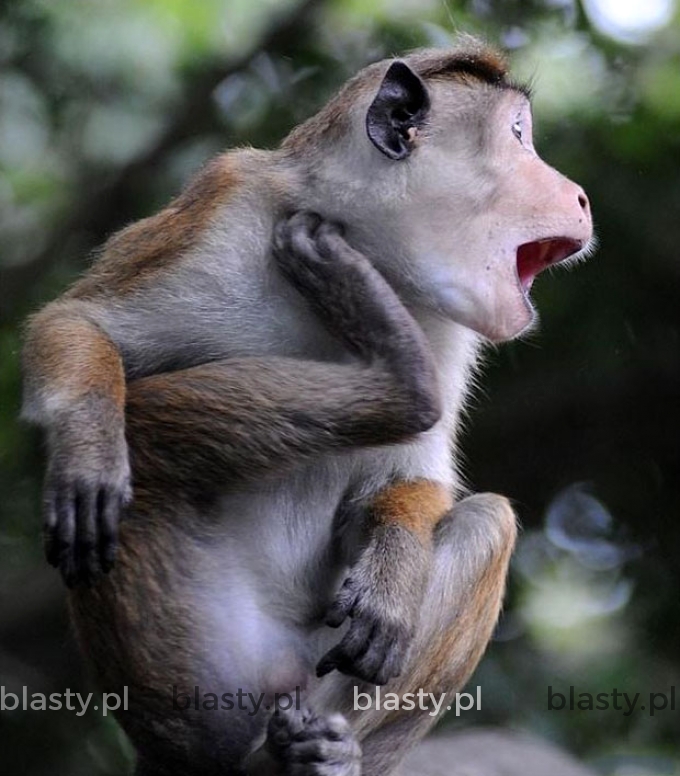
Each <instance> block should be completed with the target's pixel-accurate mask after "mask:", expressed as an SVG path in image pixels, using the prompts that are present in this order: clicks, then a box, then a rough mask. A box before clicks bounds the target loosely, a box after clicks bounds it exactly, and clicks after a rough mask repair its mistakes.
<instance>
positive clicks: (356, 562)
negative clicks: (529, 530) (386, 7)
mask: <svg viewBox="0 0 680 776" xmlns="http://www.w3.org/2000/svg"><path fill="white" fill-rule="evenodd" d="M591 240H592V218H591V214H590V206H589V202H588V199H587V197H586V195H585V193H584V192H583V190H582V189H581V187H579V186H578V185H577V184H575V183H573V182H572V181H570V180H569V179H567V178H565V177H564V176H562V175H561V174H560V173H558V172H557V171H556V170H554V169H553V168H552V167H550V166H549V165H548V164H546V163H545V162H544V161H543V160H542V159H541V158H540V157H539V156H538V155H537V153H536V151H535V149H534V146H533V141H532V124H531V103H530V94H529V91H528V89H526V88H525V87H524V86H522V85H520V84H517V83H515V82H514V81H513V80H512V79H511V77H510V74H509V70H508V65H507V62H506V60H505V59H504V57H503V56H502V55H501V54H499V53H498V52H496V51H495V50H493V49H492V48H491V47H489V46H487V45H486V44H484V43H481V42H479V41H477V40H476V39H474V38H469V37H463V38H461V39H460V41H459V42H458V43H457V44H456V45H454V46H452V47H451V49H447V50H435V49H424V50H418V51H415V52H412V53H409V54H407V55H405V56H403V57H400V58H393V59H389V60H384V61H381V62H378V63H375V64H372V65H369V66H368V67H366V68H364V69H363V70H361V71H360V72H359V73H358V74H357V75H356V76H355V77H354V78H352V79H350V80H349V81H348V82H347V83H346V84H345V86H344V87H342V89H341V90H340V91H339V92H338V94H336V96H335V97H333V98H331V100H330V101H329V102H328V103H327V104H326V106H325V107H323V108H322V109H321V110H320V111H319V112H318V113H317V114H316V115H315V116H313V117H312V118H310V119H308V120H307V121H306V122H304V123H302V124H301V125H299V126H298V127H297V128H295V129H294V130H293V131H292V132H291V133H290V134H289V135H288V136H287V138H285V139H284V141H283V142H282V144H281V146H280V147H279V148H278V149H275V150H271V151H260V150H255V149H240V150H233V151H229V152H226V153H224V154H222V155H219V156H217V157H216V158H215V159H214V160H212V161H211V162H209V163H208V164H207V166H206V167H205V168H204V169H203V170H202V171H201V172H200V173H199V174H198V175H197V177H196V178H194V179H193V181H191V182H190V183H189V185H188V186H187V187H186V188H185V189H184V191H183V192H182V193H181V194H180V195H179V196H178V197H177V198H176V199H175V200H173V201H172V202H171V203H170V205H169V206H167V207H166V208H165V209H164V210H162V211H160V212H159V213H157V214H156V215H152V216H150V217H148V218H146V219H143V220H141V221H139V222H137V223H134V224H132V225H130V226H128V227H126V228H124V229H123V230H122V231H121V232H119V233H117V234H115V235H114V236H113V237H111V238H110V239H109V240H108V242H107V243H106V245H105V246H104V248H103V250H102V252H101V254H100V255H99V257H98V258H97V260H96V261H95V262H94V263H93V265H92V266H91V268H90V269H89V271H88V272H87V273H86V274H85V275H83V277H81V278H80V279H79V280H78V281H76V283H75V284H74V285H73V286H72V287H71V288H70V289H68V290H67V291H66V292H65V293H64V294H63V295H62V296H61V297H60V298H59V299H57V300H55V301H53V302H51V303H49V304H48V305H47V306H46V307H45V308H44V309H43V310H41V311H39V312H38V313H37V314H35V315H34V316H33V317H32V318H31V319H30V320H29V322H28V325H27V330H26V335H25V343H24V351H23V373H24V409H23V412H24V416H25V417H26V418H27V419H28V420H30V421H32V422H34V423H36V424H38V425H40V426H41V427H43V428H44V430H45V435H46V440H47V453H48V455H47V472H46V480H45V546H46V553H47V558H48V560H49V561H50V562H51V563H52V564H53V565H55V566H57V567H58V568H59V570H60V572H61V574H62V576H63V578H64V580H65V582H66V584H67V585H68V587H69V588H70V593H69V605H70V609H71V614H72V618H73V622H74V624H75V628H76V633H77V636H78V639H79V642H80V645H81V649H82V651H83V653H84V655H85V657H86V660H87V662H88V663H89V665H90V666H92V667H93V669H94V672H95V674H96V676H97V679H98V681H99V684H100V686H101V688H102V689H103V690H104V691H105V692H117V693H122V688H123V687H125V688H127V696H126V697H128V704H127V708H126V709H119V710H118V712H117V719H118V721H119V722H120V724H121V725H122V727H123V728H124V730H125V731H126V732H127V733H128V735H129V736H130V738H131V739H132V741H133V742H134V744H135V747H136V749H137V755H138V762H137V770H136V773H137V774H138V776H144V775H146V776H161V775H163V774H168V775H171V774H180V773H181V774H186V773H195V774H201V775H202V776H203V775H207V774H218V773H219V774H225V773H233V774H242V775H243V774H261V775H262V776H264V774H284V776H293V774H294V775H295V776H315V775H317V776H321V775H322V774H325V775H326V776H360V775H361V774H363V776H377V774H388V773H392V772H394V771H395V769H397V768H398V767H399V763H400V762H401V761H402V759H403V758H404V757H405V756H406V754H407V753H408V752H410V751H411V750H413V749H414V748H415V747H417V745H418V742H419V741H420V739H422V738H423V736H425V734H426V733H427V731H428V730H429V729H430V727H431V726H432V724H433V723H434V722H435V716H434V715H433V714H431V713H430V710H428V709H419V710H416V711H408V712H407V711H404V710H402V711H394V710H385V709H377V708H373V709H370V710H368V711H362V712H358V711H357V710H355V709H354V703H353V697H354V695H353V693H354V692H355V691H356V690H357V689H359V690H361V691H364V692H369V693H372V692H375V687H376V686H379V685H386V688H389V690H390V691H391V692H395V693H400V694H403V693H407V692H417V691H418V689H420V688H422V689H424V690H426V691H427V692H433V693H437V692H438V693H447V694H449V696H448V697H450V695H451V694H452V693H455V692H456V691H457V690H458V689H460V688H461V687H462V686H463V685H464V683H465V682H466V680H467V679H468V677H469V676H470V675H471V673H472V671H473V669H474V668H475V666H476V665H477V663H478V661H479V660H480V658H481V655H482V653H483V651H484V649H485V648H486V645H487V643H488V641H489V639H490V637H491V634H492V631H493V628H494V626H495V623H496V620H497V618H498V615H499V611H500V609H501V605H502V599H503V593H504V588H505V580H506V575H507V569H508V563H509V558H510V555H511V552H512V548H513V544H514V541H515V537H516V523H515V514H514V511H513V509H512V507H511V505H510V503H509V501H508V500H507V499H505V498H504V497H502V496H498V495H495V494H489V493H487V494H473V495H466V493H465V489H464V487H463V484H462V483H461V477H460V475H459V474H458V471H457V468H456V466H457V459H458V455H457V452H456V451H457V447H456V444H457V432H458V429H459V426H460V416H461V412H462V410H463V406H464V404H465V402H466V399H467V396H468V393H469V390H470V386H471V383H472V381H473V378H474V372H475V369H476V367H477V364H478V362H479V357H480V353H481V352H482V348H483V345H484V344H485V343H487V342H491V343H500V342H503V341H507V340H510V339H513V338H515V337H518V336H520V335H521V334H522V333H524V332H526V331H527V330H529V329H531V328H532V327H533V326H535V324H536V319H537V314H536V311H535V308H534V306H533V303H532V301H531V298H530V290H531V286H532V283H533V280H534V278H535V277H536V275H537V274H538V273H539V272H540V271H542V270H543V269H545V268H547V267H550V266H553V265H555V264H558V263H562V262H564V261H566V260H567V259H569V260H570V261H576V260H578V259H580V258H582V257H584V256H585V255H586V254H587V253H588V250H589V246H590V244H591ZM123 515H124V519H122V520H121V516H123ZM294 691H295V692H297V691H299V693H300V696H301V697H303V698H304V703H300V705H299V707H298V705H297V704H296V706H295V707H294V708H290V709H284V708H282V707H277V705H276V703H275V701H276V699H277V697H278V696H279V695H280V694H281V693H293V692H294ZM203 692H205V693H208V695H209V697H210V700H209V702H203V704H200V703H199V702H198V701H196V703H193V701H192V699H195V698H198V696H199V695H200V694H201V693H203ZM238 693H240V696H239V699H242V698H254V699H257V698H264V701H263V703H262V704H261V705H259V706H258V708H257V709H254V708H248V707H244V706H243V704H240V703H239V705H238V706H235V704H234V703H233V701H232V702H231V706H230V705H229V700H230V694H231V698H232V699H233V698H234V697H235V696H236V695H237V694H238ZM248 694H250V695H248ZM201 697H203V696H201ZM220 698H225V699H226V702H225V703H223V704H220V703H219V699H220ZM187 701H188V702H187ZM216 703H217V705H215V704H216ZM253 705H254V704H253ZM262 706H264V708H262ZM416 752H417V750H416ZM424 772H425V767H424V766H423V773H424Z"/></svg>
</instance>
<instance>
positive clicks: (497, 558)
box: [309, 494, 516, 776]
mask: <svg viewBox="0 0 680 776" xmlns="http://www.w3.org/2000/svg"><path fill="white" fill-rule="evenodd" d="M515 537H516V525H515V515H514V513H513V511H512V508H511V507H510V504H509V503H508V501H507V499H505V498H502V497H501V496H496V495H493V494H480V495H475V496H471V497H469V498H467V499H464V500H463V501H461V502H460V503H459V504H457V505H456V506H455V507H454V508H453V510H452V512H451V513H450V515H448V516H447V517H446V518H445V519H444V520H443V521H442V522H441V523H440V524H439V525H438V526H437V529H436V531H435V550H434V560H433V568H432V574H431V577H430V581H429V585H428V589H427V593H426V595H425V597H424V599H423V600H424V604H423V606H422V609H421V614H420V620H419V623H418V626H417V631H416V635H415V639H414V642H413V645H412V648H411V650H410V652H409V656H408V658H407V661H406V665H405V667H404V670H403V672H402V674H401V676H399V677H397V678H395V679H392V680H391V681H390V682H388V683H387V685H386V686H385V687H381V688H380V690H381V694H382V696H383V698H384V697H385V694H386V693H397V694H398V695H399V696H400V697H401V698H403V696H404V695H405V694H406V693H418V691H419V690H422V691H423V692H425V693H433V694H434V696H435V697H436V698H437V699H438V700H439V699H440V698H441V697H443V694H446V700H445V701H444V702H443V704H442V706H441V709H442V710H446V708H447V706H448V705H450V704H451V702H452V699H453V697H454V695H455V693H456V692H458V691H460V690H461V688H462V687H463V686H464V685H465V682H466V681H467V680H468V678H469V677H470V675H471V674H472V672H473V670H474V669H475V667H476V665H477V663H478V662H479V660H480V658H481V656H482V654H483V652H484V650H485V648H486V645H487V643H488V641H489V639H490V637H491V634H492V632H493V629H494V626H495V624H496V620H497V618H498V614H499V612H500V609H501V604H502V599H503V593H504V590H505V580H506V575H507V568H508V563H509V560H510V555H511V553H512V549H513V546H514V542H515ZM329 679H330V681H329ZM355 687H356V691H357V692H363V693H368V694H369V695H370V696H372V697H374V695H375V688H374V687H372V686H371V685H369V684H358V685H357V683H356V682H353V681H352V680H350V679H348V678H347V677H342V676H340V675H338V674H333V675H331V676H329V677H326V678H324V679H323V680H322V681H321V683H320V684H319V685H318V687H317V688H316V689H315V691H314V692H313V693H312V695H311V697H310V698H309V702H310V704H311V705H312V706H313V708H314V709H315V710H317V711H318V712H323V711H324V710H328V711H342V712H343V713H344V714H345V715H346V717H347V719H348V720H349V722H350V724H351V725H352V727H353V729H354V731H355V733H356V735H357V737H358V739H359V740H360V741H361V744H362V749H363V760H362V764H363V770H362V774H363V776H384V775H385V774H388V773H390V772H392V770H393V769H394V768H396V766H397V765H398V764H399V762H400V761H401V759H402V758H403V757H404V756H405V754H406V753H407V752H408V751H409V750H410V749H411V748H412V747H413V746H415V744H416V743H417V742H418V741H419V740H420V739H421V738H422V737H423V736H424V735H425V734H426V733H427V731H428V730H429V729H430V728H431V727H432V725H433V724H434V723H435V722H436V720H437V716H436V715H434V714H431V713H430V712H431V711H432V709H430V708H428V709H426V710H422V709H420V708H418V705H416V708H415V709H413V710H406V709H403V708H402V709H400V710H399V711H390V710H385V709H384V708H381V709H380V710H376V709H375V708H374V705H375V704H373V706H372V707H371V708H369V709H367V710H355V709H354V698H355V696H354V693H355ZM413 698H415V699H416V704H418V701H417V695H414V696H413ZM364 701H365V699H362V703H363V702H364Z"/></svg>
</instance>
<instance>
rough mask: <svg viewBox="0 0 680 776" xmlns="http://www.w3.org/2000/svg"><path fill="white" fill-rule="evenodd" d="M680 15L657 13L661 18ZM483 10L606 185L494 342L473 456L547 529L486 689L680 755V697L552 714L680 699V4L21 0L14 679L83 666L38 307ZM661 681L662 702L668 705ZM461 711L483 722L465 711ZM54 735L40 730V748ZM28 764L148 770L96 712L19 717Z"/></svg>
mask: <svg viewBox="0 0 680 776" xmlns="http://www.w3.org/2000/svg"><path fill="white" fill-rule="evenodd" d="M655 14H656V16H655ZM456 30H465V31H470V32H474V33H478V34H482V35H483V36H485V37H487V38H489V39H491V40H493V41H495V42H498V43H500V44H501V45H504V46H505V47H506V48H508V49H509V50H510V51H511V53H512V59H513V63H514V66H515V69H516V71H517V73H518V74H519V75H520V76H521V77H524V78H528V79H530V80H532V82H533V84H534V88H535V93H536V96H535V115H536V125H537V130H536V141H537V146H538V149H539V152H541V153H542V155H543V156H544V157H545V158H546V159H547V160H548V161H550V162H551V163H552V164H554V165H555V166H556V167H558V168H559V169H560V170H562V171H564V172H565V174H568V175H569V176H570V177H572V178H574V179H576V180H578V181H579V182H580V183H582V184H583V185H584V187H585V188H586V190H587V191H588V193H589V195H590V198H591V201H592V204H593V209H594V213H595V219H596V223H597V230H598V234H599V237H600V244H601V247H600V250H599V252H598V254H597V255H596V257H595V258H593V259H592V260H591V261H590V262H589V263H588V264H586V265H583V266H580V267H578V268H576V269H575V270H574V271H573V272H571V273H565V272H564V270H557V271H556V272H555V273H554V275H553V276H552V277H545V278H543V277H542V278H541V279H540V280H539V282H538V283H537V284H536V292H535V295H536V297H537V300H538V306H539V308H540V309H541V312H542V318H543V325H542V329H541V331H540V333H538V334H534V335H532V336H531V338H530V339H529V340H528V341H523V342H517V343H512V344H510V345H507V346H504V347H503V348H501V349H499V350H498V351H494V352H491V353H489V356H488V367H487V374H486V377H485V380H484V384H485V388H484V390H483V391H480V392H479V395H478V397H477V400H476V403H475V407H474V409H473V410H472V411H471V414H470V418H469V421H468V424H467V431H466V436H465V439H464V443H463V447H464V450H465V453H466V459H467V462H466V472H467V475H468V478H469V481H470V483H471V485H472V486H473V487H474V488H475V489H477V490H481V489H489V490H495V491H499V492H503V493H506V494H508V495H509V496H510V497H512V498H513V499H514V500H515V502H516V504H517V507H518V511H519V513H520V516H521V518H522V521H523V524H524V533H523V536H522V539H521V542H520V547H519V550H518V553H517V556H516V559H515V565H514V572H513V575H512V579H511V590H510V596H509V602H508V606H507V612H506V615H505V617H504V619H503V621H502V623H501V626H500V628H499V632H498V638H497V640H496V642H495V643H494V644H493V645H492V647H491V648H490V650H489V653H488V655H487V658H486V660H485V661H484V662H483V664H482V666H481V668H480V669H479V671H478V674H477V676H476V677H475V678H474V679H473V680H472V684H473V685H474V684H475V683H478V684H481V685H482V687H483V692H484V709H483V711H482V712H480V713H476V714H475V715H472V714H469V715H468V716H467V717H466V719H465V723H466V724H470V723H471V722H479V721H482V722H497V723H502V724H506V725H512V726H515V727H523V728H526V729H530V730H533V731H535V732H538V733H541V734H544V735H546V736H548V737H549V738H551V739H553V740H555V741H558V742H560V743H562V744H563V745H565V746H567V747H568V748H570V749H572V750H573V751H575V752H577V753H579V754H580V755H581V756H583V757H585V758H587V759H589V760H590V762H591V763H593V764H594V765H596V766H598V767H599V768H600V769H601V770H602V771H603V772H605V773H610V774H619V773H621V774H623V773H626V774H628V773H640V774H643V773H644V774H670V773H675V774H677V773H680V764H679V763H678V759H677V758H678V746H677V738H678V731H679V730H680V710H676V711H675V712H672V711H670V710H666V711H665V712H659V713H657V714H656V715H655V716H654V717H651V716H650V715H649V714H648V713H647V714H645V713H643V712H635V713H633V714H631V715H629V716H624V715H623V714H622V713H621V712H615V711H611V710H610V711H608V712H596V711H594V712H576V711H574V712H568V711H563V712H556V711H553V712H548V711H547V687H548V686H549V685H551V686H553V688H554V690H555V691H556V692H565V691H566V692H568V688H569V686H570V685H575V686H576V688H577V692H579V691H583V692H591V693H597V692H611V691H612V690H613V689H614V688H618V689H619V690H620V691H621V692H628V693H629V694H634V693H636V692H640V693H641V694H642V695H648V694H649V693H650V692H664V691H669V689H670V686H671V685H675V686H676V692H677V695H678V705H679V706H680V670H679V666H678V654H679V651H680V597H679V596H678V591H679V589H680V564H678V562H677V556H678V552H679V551H680V521H679V520H678V517H679V516H680V509H679V507H680V504H679V488H678V475H679V474H680V471H679V467H678V449H679V446H680V445H679V443H678V438H679V437H678V412H679V406H680V404H679V402H678V398H679V394H678V383H679V381H678V365H679V362H678V353H679V352H680V350H679V348H678V345H679V342H678V334H679V328H678V323H679V322H678V312H677V311H678V275H679V273H680V261H679V258H680V256H679V253H678V251H679V248H678V246H680V19H679V16H678V9H677V7H675V6H674V3H673V2H672V0H655V2H645V0H637V1H636V0H621V2H618V3H616V2H612V0H588V2H584V3H583V4H580V3H578V2H575V0H503V1H501V0H432V1H430V0H374V1H373V2H370V0H327V1H326V2H323V0H316V1H315V0H308V1H307V2H305V3H302V4H301V5H300V4H296V3H295V2H292V1H290V2H289V1H288V0H285V1H283V2H281V1H280V2H275V1H274V0H250V1H246V0H229V1H228V2H227V1H226V0H201V2H196V1H195V0H117V1H116V2H114V1H113V0H97V1H96V2H92V0H56V1H55V0H15V1H14V2H12V1H11V0H10V1H9V2H7V1H6V2H0V246H1V247H0V251H1V253H0V494H1V495H0V683H1V684H3V685H5V686H7V688H8V690H11V689H12V688H16V687H20V686H21V685H24V684H28V685H29V686H30V687H31V689H32V690H33V691H50V690H53V691H59V692H63V690H64V689H65V688H66V687H69V686H70V687H71V688H72V689H83V688H84V687H85V686H86V681H85V679H84V678H83V676H82V672H81V669H80V664H79V661H78V657H77V655H76V653H75V650H74V647H73V643H72V639H71V638H70V636H69V631H68V626H67V621H66V617H65V612H64V604H63V593H62V590H61V586H60V583H59V581H58V579H57V577H56V575H55V574H53V573H52V572H51V571H49V570H47V569H46V568H45V567H44V564H43V562H42V558H41V553H40V542H39V533H40V517H39V511H40V509H39V507H40V479H41V461H40V455H39V443H38V439H37V437H36V435H35V434H34V433H33V432H31V431H30V430H29V429H27V428H26V427H24V426H23V425H21V424H20V423H19V422H18V420H17V415H18V410H19V396H20V373H19V355H18V354H19V347H20V325H21V321H22V319H23V318H24V317H25V316H26V315H27V314H28V313H29V312H30V311H31V310H33V309H35V308H36V307H37V306H38V305H39V304H40V303H42V302H43V301H45V300H47V299H49V298H52V297H53V296H55V295H56V294H57V293H58V292H59V291H60V290H61V289H63V288H64V287H65V286H66V284H67V283H68V282H69V281H70V280H72V279H73V278H74V277H75V276H76V274H77V273H78V272H80V271H82V269H83V268H84V267H85V266H86V264H87V262H88V261H89V259H88V255H89V253H90V251H91V250H92V249H93V248H94V247H95V246H96V245H97V244H98V243H100V242H101V241H102V240H103V238H104V237H105V236H106V235H107V234H109V233H111V232H112V231H113V230H115V229H116V228H118V227H119V226H121V225H122V224H124V223H127V222H129V221H130V220H132V219H135V218H138V217H140V216H143V215H146V214H148V213H150V212H152V211H153V210H154V209H155V208H157V207H158V206H159V205H161V204H162V203H163V202H165V201H167V200H168V199H169V197H170V196H171V195H172V194H173V193H175V192H176V191H177V189H178V188H179V187H180V186H181V184H182V183H183V182H184V181H185V180H186V179H187V177H188V176H189V175H190V174H191V173H192V171H194V170H195V169H196V168H197V167H198V166H200V164H201V163H202V162H204V161H205V160H206V158H208V157H209V156H210V155H211V154H213V153H215V152H216V151H218V150H221V149H223V148H225V147H228V146H233V145H239V144H252V145H255V146H265V147H271V146H274V145H275V144H276V143H277V142H278V141H279V140H280V139H281V137H283V135H284V134H285V133H286V132H287V131H288V130H289V129H290V127H292V126H293V125H294V124H295V123H297V122H298V121H300V120H301V119H303V118H305V117H306V116H308V115H309V114H310V113H311V112H313V111H314V110H315V109H316V108H317V107H318V106H319V105H320V104H321V103H322V102H323V100H324V99H325V98H326V97H327V96H328V95H329V94H330V93H331V92H332V91H333V89H334V88H336V87H337V86H338V85H339V84H340V83H342V81H343V80H344V79H345V78H346V77H347V76H348V75H350V74H351V73H353V72H354V71H355V70H356V69H357V68H358V67H360V66H361V65H363V64H365V63H366V62H368V61H371V60H374V59H376V58H380V57H382V56H385V55H389V54H393V53H398V52H400V51H403V50H405V49H409V48H413V47H415V46H419V45H446V44H447V42H448V41H449V40H450V39H451V35H452V33H453V32H454V31H456ZM641 702H642V701H641ZM453 722H454V723H455V724H461V723H462V720H458V721H456V720H454V721H453ZM38 742H39V746H38V745H37V743H38ZM0 752H1V753H2V769H3V771H4V770H5V769H6V772H8V773H22V774H30V775H31V776H37V775H38V774H43V773H45V774H47V773H49V774H52V773H55V772H57V773H69V774H73V775H74V776H77V774H81V773H82V774H85V773H88V774H102V775H103V774H120V773H123V772H125V768H126V767H127V766H126V764H127V763H129V762H130V751H129V746H128V745H127V743H126V742H125V741H124V739H123V737H122V735H121V734H120V732H119V731H118V729H117V728H116V727H115V725H114V724H113V723H111V722H110V721H108V720H102V719H101V717H98V716H97V715H96V713H92V714H88V715H85V716H84V717H82V718H81V717H75V716H74V715H73V714H59V713H49V714H48V713H42V714H41V713H39V712H36V713H29V712H22V713H13V714H12V713H7V714H3V713H0Z"/></svg>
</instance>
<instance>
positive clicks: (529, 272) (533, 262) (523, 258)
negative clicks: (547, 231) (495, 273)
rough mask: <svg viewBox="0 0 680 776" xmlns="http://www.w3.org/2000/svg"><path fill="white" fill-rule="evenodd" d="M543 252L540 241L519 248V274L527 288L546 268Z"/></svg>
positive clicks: (520, 280)
mask: <svg viewBox="0 0 680 776" xmlns="http://www.w3.org/2000/svg"><path fill="white" fill-rule="evenodd" d="M542 254H543V250H542V246H541V244H540V243H535V242H533V243H526V244H525V245H520V246H519V248H518V249H517V274H518V275H519V282H520V283H521V284H522V287H523V288H525V289H527V290H528V289H529V288H531V284H532V283H533V282H534V278H535V277H536V275H538V273H539V272H540V271H541V270H542V269H544V268H545V261H544V260H543V258H542Z"/></svg>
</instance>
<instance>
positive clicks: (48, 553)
mask: <svg viewBox="0 0 680 776" xmlns="http://www.w3.org/2000/svg"><path fill="white" fill-rule="evenodd" d="M57 520H58V518H57V494H56V492H55V491H53V490H49V491H47V492H46V493H45V498H44V502H43V547H44V550H45V558H46V559H47V562H48V563H49V564H50V566H57V565H58V564H59V546H58V544H57V537H56V530H57Z"/></svg>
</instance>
